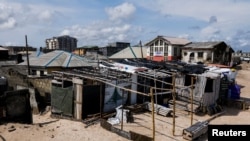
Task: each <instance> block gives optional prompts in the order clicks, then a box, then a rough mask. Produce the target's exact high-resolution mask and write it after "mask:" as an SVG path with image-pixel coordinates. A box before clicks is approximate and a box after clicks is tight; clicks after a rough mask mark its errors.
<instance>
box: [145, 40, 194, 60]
mask: <svg viewBox="0 0 250 141" xmlns="http://www.w3.org/2000/svg"><path fill="white" fill-rule="evenodd" d="M189 43H191V42H190V41H189V40H187V39H184V38H176V37H167V36H157V37H156V38H155V39H153V40H152V41H150V42H148V43H146V44H145V46H147V47H148V49H147V59H148V60H153V61H171V60H177V59H180V58H181V47H183V46H185V45H187V44H189Z"/></svg>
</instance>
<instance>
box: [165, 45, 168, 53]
mask: <svg viewBox="0 0 250 141" xmlns="http://www.w3.org/2000/svg"><path fill="white" fill-rule="evenodd" d="M164 53H168V46H167V45H165V46H164Z"/></svg>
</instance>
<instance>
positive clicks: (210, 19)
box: [209, 16, 217, 24]
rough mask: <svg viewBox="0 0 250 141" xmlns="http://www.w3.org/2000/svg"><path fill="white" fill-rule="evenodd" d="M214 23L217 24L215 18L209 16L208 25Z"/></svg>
mask: <svg viewBox="0 0 250 141" xmlns="http://www.w3.org/2000/svg"><path fill="white" fill-rule="evenodd" d="M216 22H217V18H216V16H211V17H210V18H209V23H210V24H213V23H216Z"/></svg>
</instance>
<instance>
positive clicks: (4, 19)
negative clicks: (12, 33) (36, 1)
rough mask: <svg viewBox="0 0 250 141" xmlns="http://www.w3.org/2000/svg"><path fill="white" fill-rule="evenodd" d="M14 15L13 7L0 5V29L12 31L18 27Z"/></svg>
mask: <svg viewBox="0 0 250 141" xmlns="http://www.w3.org/2000/svg"><path fill="white" fill-rule="evenodd" d="M13 15H14V13H13V9H12V8H11V7H9V6H7V5H5V4H2V3H0V29H10V28H14V27H15V26H16V25H17V23H16V20H15V18H14V17H13Z"/></svg>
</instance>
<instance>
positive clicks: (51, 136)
mask: <svg viewBox="0 0 250 141" xmlns="http://www.w3.org/2000/svg"><path fill="white" fill-rule="evenodd" d="M240 67H241V69H240V70H238V74H237V78H236V81H237V84H239V85H240V86H241V97H242V98H250V85H249V83H250V64H246V63H244V64H242V65H241V66H240ZM224 110H225V114H223V115H221V116H219V117H217V118H215V119H214V120H212V121H211V122H210V124H230V125H231V124H249V117H250V110H244V111H243V110H239V109H237V108H229V107H224ZM176 115H177V117H176V118H175V119H176V126H175V127H174V126H173V124H172V123H173V118H172V117H163V116H159V115H155V127H156V132H155V140H156V141H166V140H185V139H183V137H182V131H183V129H185V128H188V127H189V126H190V124H191V118H190V117H191V116H190V114H188V113H187V112H184V111H177V112H176ZM208 118H210V116H208V115H205V116H197V115H194V117H193V123H195V122H197V121H204V120H206V119H208ZM33 122H34V124H32V125H29V124H19V123H7V124H3V125H0V141H36V140H37V141H38V140H39V141H63V140H67V141H111V140H112V141H127V139H125V138H123V137H121V136H118V135H117V134H115V133H112V132H109V131H107V130H105V129H103V128H102V127H101V126H100V124H99V123H97V124H94V125H91V126H88V127H87V128H85V124H84V123H82V122H79V121H71V120H67V119H57V118H51V113H50V112H48V113H47V114H45V115H33ZM116 127H117V128H121V125H117V126H116ZM173 128H174V129H175V135H174V136H173V134H172V130H173ZM11 129H13V130H11ZM123 130H126V131H129V130H130V131H134V132H137V133H140V134H144V135H147V136H150V137H152V116H151V113H142V114H136V115H134V123H124V125H123ZM199 140H207V139H206V136H204V137H202V138H200V139H199Z"/></svg>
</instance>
